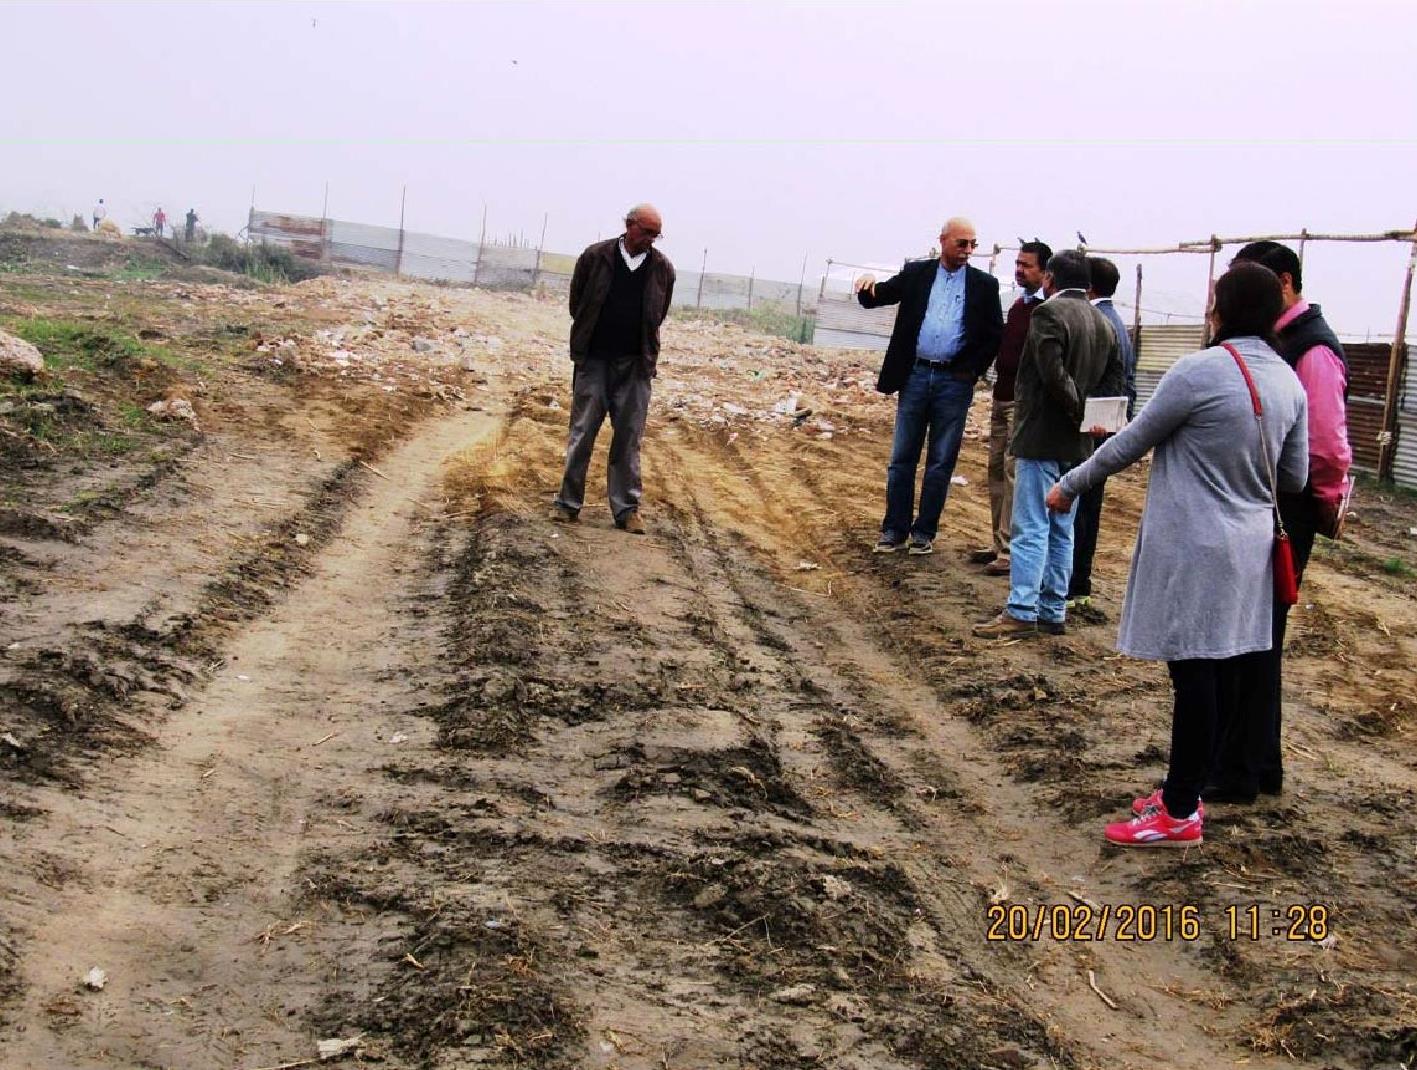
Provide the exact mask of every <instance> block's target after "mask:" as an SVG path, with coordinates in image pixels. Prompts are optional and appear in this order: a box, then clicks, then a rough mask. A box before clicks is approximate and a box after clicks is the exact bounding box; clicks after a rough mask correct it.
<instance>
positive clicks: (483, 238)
mask: <svg viewBox="0 0 1417 1070" xmlns="http://www.w3.org/2000/svg"><path fill="white" fill-rule="evenodd" d="M485 244H487V202H486V201H483V202H482V230H481V231H479V232H478V235H477V259H476V260H474V261H473V262H472V284H473V285H474V286H476V285H477V273H478V272H479V271H481V270H482V247H483V246H484V245H485Z"/></svg>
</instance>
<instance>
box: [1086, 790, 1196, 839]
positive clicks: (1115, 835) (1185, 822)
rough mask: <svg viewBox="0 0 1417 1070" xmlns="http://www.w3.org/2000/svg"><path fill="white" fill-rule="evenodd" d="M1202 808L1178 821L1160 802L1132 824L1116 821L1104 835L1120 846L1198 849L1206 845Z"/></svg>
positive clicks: (1132, 821) (1147, 809)
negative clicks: (1204, 843)
mask: <svg viewBox="0 0 1417 1070" xmlns="http://www.w3.org/2000/svg"><path fill="white" fill-rule="evenodd" d="M1203 823H1204V818H1203V817H1202V816H1201V812H1200V809H1199V808H1197V809H1196V812H1195V813H1193V814H1192V815H1191V816H1190V817H1182V818H1175V817H1172V816H1171V815H1170V814H1168V813H1167V812H1166V804H1165V803H1163V802H1162V801H1161V800H1160V799H1157V801H1156V805H1155V806H1148V807H1147V808H1146V809H1144V810H1143V811H1142V812H1141V813H1139V814H1137V816H1136V817H1134V818H1132V819H1131V820H1130V821H1116V822H1113V823H1112V824H1110V825H1108V826H1107V830H1106V832H1105V833H1104V835H1105V836H1106V837H1107V842H1108V843H1115V844H1117V845H1118V846H1119V847H1194V846H1196V845H1198V844H1200V843H1202V842H1204V839H1205V837H1204V836H1203V834H1202V825H1203Z"/></svg>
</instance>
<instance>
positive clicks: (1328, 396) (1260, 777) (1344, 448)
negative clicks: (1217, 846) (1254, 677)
mask: <svg viewBox="0 0 1417 1070" xmlns="http://www.w3.org/2000/svg"><path fill="white" fill-rule="evenodd" d="M1247 262H1254V263H1257V264H1263V265H1264V266H1265V267H1267V268H1269V269H1270V270H1271V271H1273V272H1274V273H1275V274H1276V275H1278V276H1279V285H1280V293H1281V295H1282V297H1283V300H1284V311H1283V312H1282V313H1281V314H1280V315H1279V317H1278V319H1277V320H1276V321H1275V324H1274V330H1275V333H1276V335H1277V336H1278V341H1277V344H1276V345H1275V348H1276V349H1277V350H1278V351H1279V355H1280V356H1281V357H1283V358H1284V362H1285V363H1286V364H1288V365H1289V366H1290V367H1291V368H1293V369H1294V373H1295V374H1296V375H1297V376H1298V377H1299V382H1300V384H1301V385H1302V386H1303V388H1304V395H1305V397H1306V398H1307V399H1308V406H1309V440H1308V441H1309V471H1308V480H1307V482H1306V483H1305V485H1304V487H1303V488H1302V489H1299V490H1295V491H1294V492H1293V493H1289V494H1281V495H1280V498H1279V515H1280V516H1281V518H1283V520H1284V529H1285V531H1287V532H1288V533H1289V538H1290V540H1291V541H1292V542H1293V544H1294V565H1295V567H1296V568H1297V569H1298V571H1299V576H1300V579H1301V580H1302V579H1303V574H1304V566H1305V565H1307V564H1308V561H1309V554H1310V553H1311V552H1312V551H1313V548H1314V536H1315V535H1325V536H1328V537H1329V538H1333V537H1335V536H1336V535H1337V525H1338V519H1339V513H1340V512H1341V510H1342V507H1343V502H1344V500H1345V498H1346V497H1347V495H1348V489H1349V468H1350V467H1351V466H1352V464H1353V451H1352V449H1351V447H1350V446H1349V444H1348V414H1347V407H1346V399H1347V395H1348V362H1347V359H1346V357H1345V356H1344V353H1343V346H1342V344H1341V343H1340V342H1339V341H1338V337H1337V336H1336V335H1335V334H1334V333H1333V329H1332V328H1330V327H1329V325H1328V323H1327V321H1325V320H1324V317H1323V313H1322V312H1321V311H1320V310H1319V306H1318V305H1311V304H1309V302H1307V301H1305V300H1304V296H1303V287H1304V277H1303V267H1302V266H1301V265H1300V263H1299V257H1298V255H1297V254H1296V253H1295V252H1294V250H1293V249H1290V248H1289V247H1288V246H1286V245H1281V244H1279V243H1278V242H1273V241H1259V242H1253V243H1251V244H1249V245H1247V246H1245V247H1244V248H1243V249H1241V250H1240V251H1239V252H1238V253H1236V254H1235V259H1234V260H1232V261H1231V265H1232V266H1233V265H1235V264H1243V263H1247ZM1288 623H1289V607H1288V606H1286V605H1281V604H1279V603H1278V602H1276V603H1275V605H1274V636H1273V643H1272V645H1271V646H1270V649H1269V654H1268V656H1267V658H1265V659H1264V661H1263V663H1262V664H1260V665H1259V666H1258V667H1257V671H1258V672H1260V673H1261V674H1263V677H1264V683H1263V687H1262V689H1261V690H1262V697H1261V698H1259V699H1257V700H1256V701H1254V702H1252V703H1249V704H1248V705H1247V706H1245V707H1244V708H1243V709H1241V710H1239V711H1238V714H1239V717H1238V720H1237V721H1236V722H1235V723H1234V724H1228V725H1225V726H1224V728H1223V731H1222V735H1221V742H1220V751H1219V755H1218V760H1217V763H1216V768H1215V772H1214V777H1213V780H1214V782H1213V783H1212V784H1211V785H1210V791H1209V793H1208V794H1207V796H1206V797H1207V798H1212V797H1214V798H1216V799H1217V800H1221V799H1223V800H1226V801H1229V802H1238V803H1248V802H1253V801H1254V799H1255V796H1256V795H1257V794H1259V793H1263V794H1266V795H1278V794H1279V793H1280V792H1281V791H1282V790H1283V787H1284V763H1283V753H1282V748H1281V746H1280V730H1281V726H1282V722H1283V719H1284V712H1283V695H1282V690H1283V682H1284V672H1283V660H1284V635H1285V632H1286V630H1287V629H1288Z"/></svg>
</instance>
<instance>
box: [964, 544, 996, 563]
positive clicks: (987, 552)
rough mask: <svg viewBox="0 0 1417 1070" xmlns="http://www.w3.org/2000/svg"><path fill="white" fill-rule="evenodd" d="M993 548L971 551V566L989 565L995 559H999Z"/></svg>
mask: <svg viewBox="0 0 1417 1070" xmlns="http://www.w3.org/2000/svg"><path fill="white" fill-rule="evenodd" d="M998 556H999V555H998V554H996V553H995V552H994V550H993V547H985V548H984V549H982V550H971V551H969V563H970V564H971V565H987V564H988V563H989V562H990V561H992V560H994V558H996V557H998Z"/></svg>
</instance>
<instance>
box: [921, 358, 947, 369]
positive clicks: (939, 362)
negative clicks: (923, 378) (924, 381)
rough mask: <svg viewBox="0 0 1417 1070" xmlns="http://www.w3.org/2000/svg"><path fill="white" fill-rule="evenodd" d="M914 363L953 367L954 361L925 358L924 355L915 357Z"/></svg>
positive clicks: (928, 366) (927, 365) (926, 365)
mask: <svg viewBox="0 0 1417 1070" xmlns="http://www.w3.org/2000/svg"><path fill="white" fill-rule="evenodd" d="M915 363H916V364H923V365H925V367H927V368H953V367H954V362H953V361H949V360H926V359H925V358H924V357H916V358H915Z"/></svg>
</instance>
